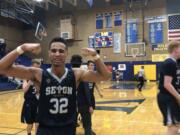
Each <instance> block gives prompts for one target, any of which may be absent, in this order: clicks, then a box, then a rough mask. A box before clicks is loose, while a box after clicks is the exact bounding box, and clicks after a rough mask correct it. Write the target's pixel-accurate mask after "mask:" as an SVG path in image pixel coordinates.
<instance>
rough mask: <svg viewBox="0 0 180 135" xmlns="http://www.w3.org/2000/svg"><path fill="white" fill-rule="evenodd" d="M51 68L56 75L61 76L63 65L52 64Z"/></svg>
mask: <svg viewBox="0 0 180 135" xmlns="http://www.w3.org/2000/svg"><path fill="white" fill-rule="evenodd" d="M51 70H52V72H53V73H54V74H55V75H56V76H58V77H61V76H63V75H64V73H65V67H64V66H61V67H54V66H52V67H51Z"/></svg>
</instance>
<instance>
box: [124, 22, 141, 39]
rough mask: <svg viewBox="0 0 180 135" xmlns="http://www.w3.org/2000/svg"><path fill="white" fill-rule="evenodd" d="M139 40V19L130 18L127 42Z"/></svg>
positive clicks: (127, 26)
mask: <svg viewBox="0 0 180 135" xmlns="http://www.w3.org/2000/svg"><path fill="white" fill-rule="evenodd" d="M137 42H138V22H137V19H130V20H128V21H127V24H126V43H137Z"/></svg>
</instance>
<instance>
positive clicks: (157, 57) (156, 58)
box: [152, 54, 168, 62]
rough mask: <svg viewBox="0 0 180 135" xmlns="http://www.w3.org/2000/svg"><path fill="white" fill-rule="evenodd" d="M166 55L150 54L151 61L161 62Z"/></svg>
mask: <svg viewBox="0 0 180 135" xmlns="http://www.w3.org/2000/svg"><path fill="white" fill-rule="evenodd" d="M167 57H168V54H152V62H161V61H164V60H165V59H166V58H167Z"/></svg>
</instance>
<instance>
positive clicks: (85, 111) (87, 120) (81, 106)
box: [71, 55, 92, 135]
mask: <svg viewBox="0 0 180 135" xmlns="http://www.w3.org/2000/svg"><path fill="white" fill-rule="evenodd" d="M81 63H82V57H81V56H80V55H73V56H72V57H71V65H72V67H73V68H79V67H80V66H81ZM85 84H86V82H80V84H79V86H78V88H77V105H78V113H79V114H80V116H81V118H82V124H83V128H84V134H85V135H92V129H91V113H90V111H89V108H90V105H91V97H90V90H89V89H87V88H86V86H85Z"/></svg>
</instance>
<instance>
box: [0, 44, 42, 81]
mask: <svg viewBox="0 0 180 135" xmlns="http://www.w3.org/2000/svg"><path fill="white" fill-rule="evenodd" d="M40 50H41V47H40V44H34V43H32V44H31V43H27V44H23V45H21V46H19V47H17V48H16V49H15V50H13V51H11V52H10V53H9V54H7V55H6V56H5V57H3V58H2V59H1V60H0V74H5V75H7V76H14V77H17V78H21V79H27V80H34V81H39V82H40V80H41V74H42V71H41V69H38V68H34V67H25V66H20V65H13V63H14V61H15V60H16V59H17V58H18V56H19V55H21V54H22V53H24V52H33V53H39V52H40Z"/></svg>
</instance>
